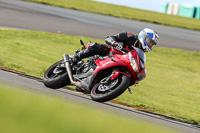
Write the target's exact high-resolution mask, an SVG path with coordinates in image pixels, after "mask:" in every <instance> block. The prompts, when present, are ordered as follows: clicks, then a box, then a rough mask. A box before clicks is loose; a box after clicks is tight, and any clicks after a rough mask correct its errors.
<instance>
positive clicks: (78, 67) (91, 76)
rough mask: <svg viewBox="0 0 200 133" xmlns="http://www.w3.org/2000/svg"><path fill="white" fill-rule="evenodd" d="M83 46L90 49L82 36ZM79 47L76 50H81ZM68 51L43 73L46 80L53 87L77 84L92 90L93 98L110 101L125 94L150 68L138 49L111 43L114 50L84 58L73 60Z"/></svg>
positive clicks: (81, 89)
mask: <svg viewBox="0 0 200 133" xmlns="http://www.w3.org/2000/svg"><path fill="white" fill-rule="evenodd" d="M80 42H81V45H83V47H82V49H86V48H87V47H88V46H89V45H90V42H89V43H88V44H87V47H85V45H84V43H83V41H82V40H80ZM79 51H80V50H77V51H76V52H79ZM70 59H71V57H70V56H69V55H68V54H64V55H63V60H60V61H58V62H56V63H55V64H53V65H52V66H50V67H49V68H48V69H47V70H46V72H45V73H44V76H43V83H44V85H45V86H46V87H48V88H52V89H58V88H62V87H64V86H66V85H74V86H76V90H77V91H80V92H83V93H86V94H90V96H91V98H92V100H94V101H98V102H106V101H109V100H112V99H114V98H116V97H118V96H119V95H121V94H122V93H123V92H124V91H125V90H126V89H127V88H128V90H129V92H130V93H132V91H131V89H130V88H129V87H130V86H132V85H134V84H136V83H137V82H138V81H140V80H143V79H144V77H145V76H146V69H145V67H144V66H143V68H142V67H141V65H142V64H141V61H140V56H139V54H138V52H137V50H136V49H134V50H132V51H130V50H127V49H122V50H119V49H117V48H115V47H112V46H111V49H110V54H109V55H106V56H98V55H95V56H92V57H89V59H88V60H87V61H86V62H84V61H83V60H82V61H79V62H78V63H76V64H73V63H72V62H71V60H70Z"/></svg>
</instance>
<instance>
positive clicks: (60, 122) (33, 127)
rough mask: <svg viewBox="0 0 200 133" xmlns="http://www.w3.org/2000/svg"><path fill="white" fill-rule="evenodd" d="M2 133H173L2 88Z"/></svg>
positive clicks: (124, 118) (0, 115)
mask: <svg viewBox="0 0 200 133" xmlns="http://www.w3.org/2000/svg"><path fill="white" fill-rule="evenodd" d="M0 105H1V108H0V118H1V119H0V125H1V132H2V133H94V132H95V133H102V132H103V133H106V132H107V133H111V132H113V133H121V132H127V133H129V132H133V131H134V132H143V133H160V132H163V133H170V132H174V131H172V130H170V129H166V128H163V127H159V126H156V125H153V124H149V123H146V122H142V121H139V120H136V119H134V120H131V119H129V118H127V117H124V116H120V115H117V114H113V113H111V112H106V111H104V110H99V109H94V108H91V107H89V106H84V105H80V104H76V103H73V102H70V101H67V100H64V99H61V98H58V97H55V96H47V95H43V94H35V93H32V92H28V91H24V90H23V89H20V88H16V87H11V86H5V85H3V84H0Z"/></svg>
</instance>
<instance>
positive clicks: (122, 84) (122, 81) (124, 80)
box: [90, 74, 130, 102]
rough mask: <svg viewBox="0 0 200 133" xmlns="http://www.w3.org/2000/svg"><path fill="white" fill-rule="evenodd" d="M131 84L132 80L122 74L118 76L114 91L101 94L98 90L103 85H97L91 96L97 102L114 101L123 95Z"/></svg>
mask: <svg viewBox="0 0 200 133" xmlns="http://www.w3.org/2000/svg"><path fill="white" fill-rule="evenodd" d="M129 84H130V79H129V77H128V76H126V75H123V74H121V75H120V76H118V83H117V84H116V85H115V86H114V89H112V90H110V91H107V92H104V93H101V92H100V91H99V90H98V88H99V86H100V85H101V83H97V84H96V85H95V86H94V87H93V88H92V90H91V92H90V95H91V98H92V100H94V101H97V102H106V101H109V100H112V99H114V98H116V97H118V96H119V95H121V94H122V93H123V92H124V91H125V90H126V89H127V88H128V87H129Z"/></svg>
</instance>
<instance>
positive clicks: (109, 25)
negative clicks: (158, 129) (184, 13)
mask: <svg viewBox="0 0 200 133" xmlns="http://www.w3.org/2000/svg"><path fill="white" fill-rule="evenodd" d="M0 27H12V28H18V29H27V30H39V31H48V32H53V33H58V32H59V33H60V32H61V33H63V34H69V35H78V36H87V37H94V38H100V39H104V37H105V36H106V35H113V34H117V33H119V32H121V31H131V32H133V33H138V32H139V31H140V30H141V29H143V28H144V27H149V28H152V29H155V30H157V31H158V32H159V35H160V46H162V47H173V48H180V49H184V50H192V51H199V50H200V46H199V43H198V42H199V35H200V32H197V31H190V30H185V29H178V28H171V27H167V26H161V25H155V24H149V23H145V22H139V21H132V20H126V19H120V18H116V17H108V16H104V15H97V14H91V13H87V12H80V11H75V10H69V9H63V8H58V7H51V6H47V5H40V4H34V3H29V2H23V1H18V0H0ZM188 44H190V45H188ZM0 82H1V83H6V84H10V85H14V86H20V87H22V88H25V89H28V90H30V91H34V92H43V93H45V94H52V95H58V96H60V97H63V98H66V99H68V100H71V101H75V102H78V103H81V104H86V105H89V106H93V107H95V108H99V109H105V110H109V111H113V112H116V113H119V114H123V115H125V116H128V117H131V118H134V119H135V118H136V119H141V120H144V121H149V122H151V123H156V124H159V125H162V126H166V127H170V128H173V129H177V130H178V131H179V132H200V128H199V127H198V126H196V125H191V124H187V123H183V122H180V121H178V120H175V119H172V118H169V117H165V116H161V115H158V114H153V113H151V112H146V111H141V110H138V109H133V108H130V107H126V106H122V105H119V104H114V103H110V102H106V103H97V102H94V101H92V100H91V99H90V97H89V96H86V95H83V94H80V93H77V92H74V91H71V90H67V89H65V88H63V89H59V90H51V89H47V88H46V87H44V86H43V84H42V83H41V82H40V80H38V79H35V78H33V77H30V76H29V77H28V78H27V76H22V75H19V74H16V73H10V72H6V71H2V70H0Z"/></svg>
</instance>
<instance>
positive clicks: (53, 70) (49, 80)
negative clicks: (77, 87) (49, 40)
mask: <svg viewBox="0 0 200 133" xmlns="http://www.w3.org/2000/svg"><path fill="white" fill-rule="evenodd" d="M43 84H44V85H45V86H46V87H48V88H52V89H58V88H62V87H64V86H66V85H68V84H70V80H69V77H68V73H67V71H66V68H65V66H64V63H63V60H61V61H58V62H56V63H55V64H53V65H52V66H50V67H49V68H48V69H47V70H46V72H45V73H44V76H43Z"/></svg>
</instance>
